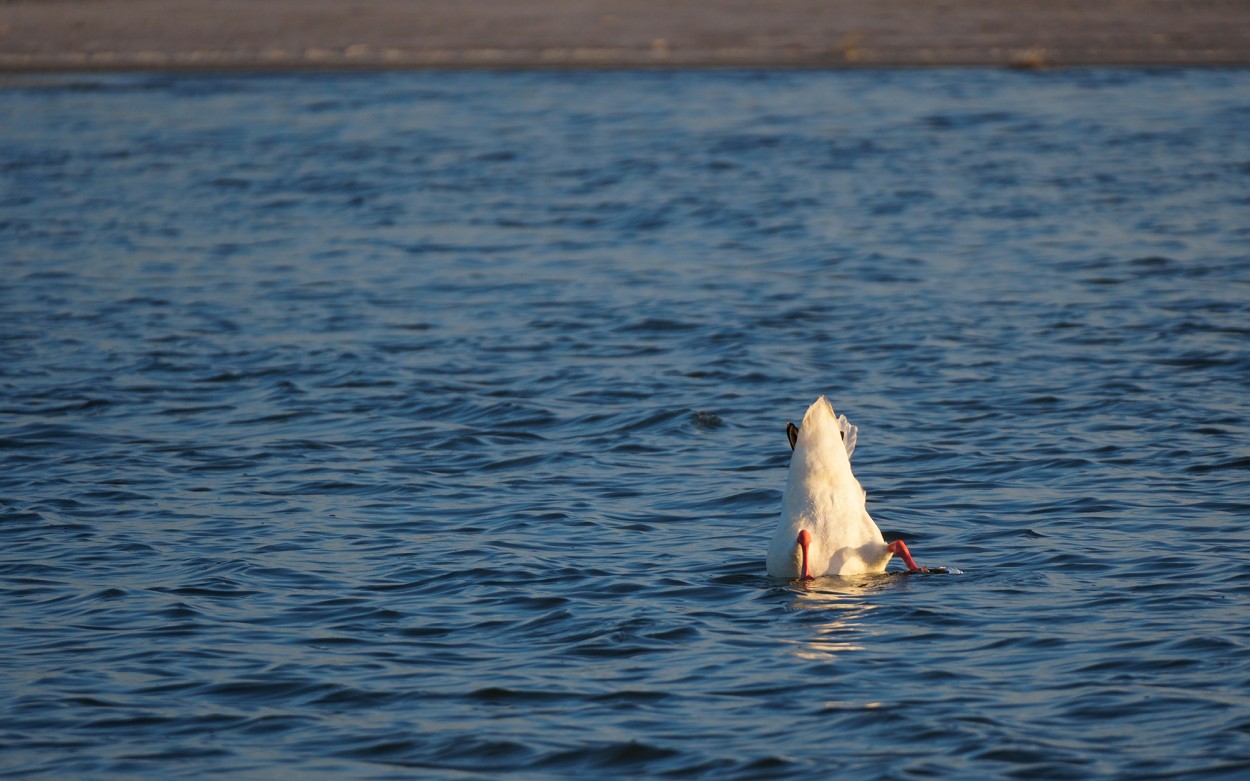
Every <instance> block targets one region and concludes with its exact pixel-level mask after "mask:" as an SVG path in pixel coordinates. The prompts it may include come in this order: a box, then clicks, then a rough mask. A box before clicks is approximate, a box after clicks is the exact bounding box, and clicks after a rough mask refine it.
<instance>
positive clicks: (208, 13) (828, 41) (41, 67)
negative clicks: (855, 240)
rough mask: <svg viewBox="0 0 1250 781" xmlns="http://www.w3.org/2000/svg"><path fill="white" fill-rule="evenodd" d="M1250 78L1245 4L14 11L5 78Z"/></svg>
mask: <svg viewBox="0 0 1250 781" xmlns="http://www.w3.org/2000/svg"><path fill="white" fill-rule="evenodd" d="M1248 65H1250V3H1244V2H1241V0H1192V1H1191V2H1185V3H1178V2H1168V1H1167V0H1122V1H1121V2H1117V3H1115V4H1114V7H1112V8H1109V7H1105V6H1104V5H1101V4H1100V5H1098V6H1096V7H1091V6H1088V5H1087V4H1086V3H1083V2H1076V1H1075V0H1054V2H1042V1H1041V0H982V2H976V1H975V0H878V2H869V1H868V0H860V1H858V2H857V1H856V0H772V2H767V3H765V2H758V1H753V0H719V1H718V2H716V3H715V5H709V4H707V3H697V2H693V0H686V1H685V2H679V1H678V0H673V1H671V2H664V0H633V2H622V1H621V0H615V1H613V0H531V2H527V3H521V4H517V3H513V2H509V0H464V1H463V2H456V0H424V2H421V3H419V4H415V3H409V2H404V0H351V1H350V2H348V0H219V1H218V2H214V3H211V4H209V3H203V2H199V0H7V1H6V0H0V73H21V72H67V71H68V72H72V71H96V72H99V71H138V70H147V71H210V70H231V71H246V70H253V71H302V70H362V69H372V70H405V69H655V68H692V69H697V68H745V69H772V68H776V69H843V68H846V69H857V68H915V67H1014V68H1048V67H1137V66H1145V67H1242V66H1248Z"/></svg>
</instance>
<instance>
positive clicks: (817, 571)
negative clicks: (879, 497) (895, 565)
mask: <svg viewBox="0 0 1250 781" xmlns="http://www.w3.org/2000/svg"><path fill="white" fill-rule="evenodd" d="M788 433H789V434H790V439H791V446H792V447H793V448H794V453H793V455H792V456H791V458H790V473H789V476H788V477H787V478H786V491H785V495H784V497H783V499H782V510H781V519H780V521H779V522H778V524H777V529H776V531H775V532H774V533H773V538H772V542H771V543H770V544H769V546H768V574H769V575H771V576H772V577H775V578H804V579H811V578H816V577H820V576H822V575H859V574H863V573H867V572H883V571H885V567H886V564H888V563H889V561H890V559H891V558H892V557H893V556H894V555H895V554H898V555H899V557H900V558H902V559H903V561H904V563H906V564H907V568H908V569H909V570H912V571H918V570H920V568H919V567H917V566H916V563H915V561H913V560H912V558H911V554H910V553H909V552H908V550H907V546H906V545H905V544H903V542H902V541H896V542H892V543H887V542H886V541H885V538H884V537H882V535H881V530H880V529H879V528H877V524H876V523H875V522H874V521H873V520H872V517H871V516H870V515H869V514H868V511H867V509H866V508H865V499H866V495H865V493H864V489H863V487H861V486H860V484H859V481H858V480H856V479H855V475H854V474H853V473H852V472H851V453H852V452H853V451H854V449H855V443H856V441H857V438H858V437H857V435H858V429H857V428H856V427H855V426H853V425H851V424H850V422H849V421H847V419H846V416H842V417H838V416H837V415H835V413H834V411H833V407H832V406H831V405H830V404H829V401H828V399H826V398H825V397H824V396H821V397H820V398H818V399H816V401H815V402H814V403H813V404H812V405H811V407H809V408H808V410H807V414H806V415H804V416H803V424H802V426H800V427H799V428H798V429H797V430H796V429H794V427H793V426H791V427H789V429H788Z"/></svg>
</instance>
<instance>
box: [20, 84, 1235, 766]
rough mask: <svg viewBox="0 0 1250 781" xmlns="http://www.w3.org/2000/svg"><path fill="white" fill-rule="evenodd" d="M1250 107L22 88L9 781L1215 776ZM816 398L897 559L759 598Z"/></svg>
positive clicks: (1198, 98)
mask: <svg viewBox="0 0 1250 781" xmlns="http://www.w3.org/2000/svg"><path fill="white" fill-rule="evenodd" d="M1247 126H1250V72H1247V71H1154V72H1151V71H1141V72H1136V71H1061V72H1043V73H1010V72H998V71H967V70H955V71H899V72H856V73H778V74H754V73H739V72H704V73H681V72H673V73H594V74H570V73H528V74H498V73H413V74H358V75H346V76H329V75H323V74H318V75H303V76H159V75H142V74H140V75H124V76H123V75H117V76H111V75H65V76H46V77H37V76H31V77H21V78H9V79H8V80H7V81H6V82H5V83H4V85H3V88H2V89H0V140H2V142H3V144H2V146H3V152H2V153H0V156H2V163H3V168H2V170H0V182H3V184H2V185H0V186H2V188H3V189H0V258H2V263H3V270H4V273H3V277H2V280H0V322H2V323H3V325H2V327H0V356H2V362H0V459H2V462H0V463H2V464H3V468H2V469H0V507H2V511H0V540H2V543H3V554H0V561H2V564H0V572H2V573H3V577H2V579H0V599H2V600H3V601H2V604H3V606H4V609H3V621H2V635H0V637H2V643H3V648H4V653H3V655H0V671H2V675H0V698H2V699H0V702H3V706H2V707H0V768H3V770H4V771H5V773H6V775H9V776H12V777H19V778H31V779H45V778H46V779H53V778H55V779H65V778H93V779H112V778H118V779H121V778H125V779H135V778H151V779H169V778H195V779H205V778H295V777H298V778H361V779H401V778H414V777H419V778H496V777H500V776H501V775H507V776H509V777H516V778H591V777H596V778H597V777H646V778H654V777H668V776H673V777H705V778H717V779H747V778H752V779H754V778H787V779H788V778H795V779H797V778H813V777H822V778H823V777H832V776H835V775H836V776H839V777H844V778H872V779H886V778H888V779H909V778H919V777H942V778H978V779H983V778H984V779H989V778H1004V779H1007V778H1013V779H1014V778H1065V779H1066V778H1080V779H1089V778H1134V779H1149V778H1181V777H1183V778H1229V779H1232V778H1241V777H1244V775H1245V774H1246V773H1247V772H1250V569H1248V568H1247V563H1248V561H1250V532H1248V531H1247V515H1248V513H1250V479H1248V478H1250V475H1248V469H1250V444H1248V443H1250V425H1247V419H1248V417H1250V401H1248V399H1250V351H1248V350H1247V346H1248V345H1250V341H1248V340H1247V337H1248V336H1250V251H1248V248H1250V219H1248V217H1250V209H1248V206H1250V133H1247V132H1246V128H1247ZM820 393H826V394H828V395H829V396H830V398H831V399H832V400H833V402H834V405H835V407H836V408H837V409H838V411H839V412H843V413H846V414H847V415H848V416H849V417H850V419H851V420H852V421H853V422H854V423H856V424H857V425H858V426H859V427H860V439H859V448H858V449H857V451H856V454H855V467H856V472H857V475H858V477H859V479H860V481H861V482H862V483H863V484H864V486H865V488H866V489H867V491H868V496H869V510H870V511H871V512H872V513H873V514H874V516H875V517H876V518H877V520H878V522H879V524H880V525H881V527H882V529H883V531H885V533H886V536H887V538H890V539H893V538H902V539H905V540H906V541H907V543H908V544H909V546H910V547H911V549H912V551H913V553H915V555H916V557H917V559H918V560H919V561H920V563H921V564H927V565H931V566H937V565H945V566H948V567H954V568H957V569H959V570H962V571H963V574H949V575H928V576H923V575H922V576H908V575H905V574H902V573H901V572H899V566H900V565H899V564H898V563H897V562H894V563H893V564H892V565H891V566H892V571H891V573H890V574H886V575H882V576H874V577H866V578H861V579H855V580H847V581H841V580H837V579H823V580H820V581H817V582H815V583H813V584H811V585H808V586H804V585H800V584H796V583H787V582H773V581H770V580H769V579H768V578H767V576H766V573H765V569H764V551H765V548H766V545H767V540H768V538H769V536H770V533H771V530H772V526H773V524H774V523H775V519H776V516H777V513H778V511H779V507H780V497H781V490H782V488H783V486H784V482H785V469H786V465H787V462H788V456H789V448H788V446H787V443H786V436H785V423H786V421H787V420H798V419H799V418H800V416H801V415H802V414H803V411H804V410H805V409H806V407H807V405H808V404H810V403H811V401H812V400H813V399H814V398H815V397H816V396H817V395H818V394H820Z"/></svg>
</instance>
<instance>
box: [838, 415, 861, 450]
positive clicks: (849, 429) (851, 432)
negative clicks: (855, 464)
mask: <svg viewBox="0 0 1250 781" xmlns="http://www.w3.org/2000/svg"><path fill="white" fill-rule="evenodd" d="M838 431H840V432H842V444H844V445H846V458H847V460H848V461H849V460H850V458H851V454H852V453H854V452H855V441H856V440H857V439H858V438H859V426H856V425H854V424H853V423H851V421H849V420H847V419H846V415H839V416H838Z"/></svg>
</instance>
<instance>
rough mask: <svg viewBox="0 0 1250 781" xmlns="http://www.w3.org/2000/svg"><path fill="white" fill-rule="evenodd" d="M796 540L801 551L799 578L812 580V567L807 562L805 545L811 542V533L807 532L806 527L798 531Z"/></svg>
mask: <svg viewBox="0 0 1250 781" xmlns="http://www.w3.org/2000/svg"><path fill="white" fill-rule="evenodd" d="M796 542H797V543H798V544H799V548H800V549H802V551H803V574H802V575H801V576H800V580H814V578H813V577H812V567H811V565H810V564H808V562H807V546H808V545H811V544H812V535H811V533H809V532H808V531H807V529H803V530H802V531H800V532H799V536H798V539H797V540H796Z"/></svg>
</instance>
